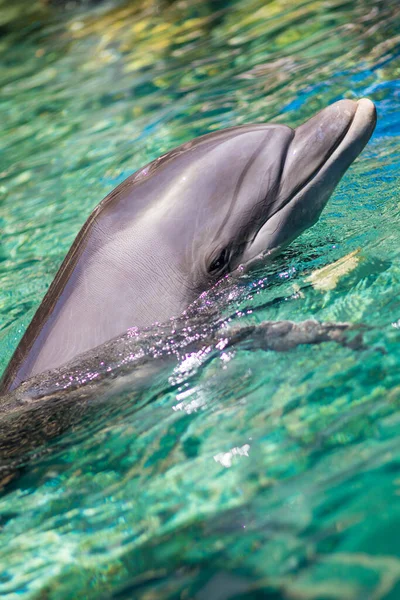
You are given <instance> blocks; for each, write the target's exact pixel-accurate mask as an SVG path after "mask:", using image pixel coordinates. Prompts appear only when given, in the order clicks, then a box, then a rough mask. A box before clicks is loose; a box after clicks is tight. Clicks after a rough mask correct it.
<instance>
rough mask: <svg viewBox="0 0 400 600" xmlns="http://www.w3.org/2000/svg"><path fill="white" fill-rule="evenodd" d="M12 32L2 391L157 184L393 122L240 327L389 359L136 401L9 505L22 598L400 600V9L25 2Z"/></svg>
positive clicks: (265, 360)
mask: <svg viewBox="0 0 400 600" xmlns="http://www.w3.org/2000/svg"><path fill="white" fill-rule="evenodd" d="M0 34H1V37H0V56H1V62H0V123H1V127H0V229H1V238H0V239H1V248H0V368H1V369H3V368H5V366H6V364H7V362H8V360H9V358H10V356H11V354H12V352H13V350H14V349H15V347H16V345H17V343H18V340H19V339H20V337H21V335H22V333H23V332H24V330H25V328H26V327H27V325H28V324H29V321H30V319H31V318H32V316H33V314H34V311H35V310H36V308H37V307H38V305H39V303H40V301H41V299H42V297H43V295H44V293H45V291H46V289H47V287H48V285H49V284H50V282H51V281H52V279H53V277H54V275H55V273H56V271H57V269H58V267H59V265H60V263H61V261H62V259H63V258H64V256H65V254H66V252H67V250H68V248H69V246H70V244H71V243H72V241H73V239H74V237H75V235H76V234H77V232H78V230H79V228H80V227H81V225H82V224H83V223H84V221H85V220H86V218H87V216H88V215H89V213H90V211H91V210H92V209H93V208H94V207H95V206H96V204H97V203H98V202H99V201H100V200H101V199H102V197H104V196H105V195H106V194H107V193H108V192H109V191H110V190H111V189H112V188H113V187H115V186H116V185H117V184H118V183H119V182H121V181H122V180H123V179H124V178H125V177H126V176H128V175H129V174H131V173H132V172H134V171H135V170H136V169H138V168H139V167H141V166H142V165H144V164H146V163H147V162H149V161H150V160H152V159H154V158H156V157H157V156H159V155H160V154H162V153H164V152H166V151H168V150H170V149H172V148H173V147H175V146H177V145H179V144H181V143H183V142H184V141H187V140H189V139H191V138H193V137H195V136H197V135H200V134H203V133H207V132H210V131H213V130H216V129H220V128H223V127H228V126H232V125H241V124H244V123H251V122H266V121H273V122H279V123H287V124H288V125H291V126H296V125H297V124H299V123H300V122H302V121H303V120H305V119H306V118H308V117H309V116H311V115H312V114H313V113H315V112H316V111H317V110H319V109H320V108H323V107H324V106H326V105H327V104H329V103H331V102H333V101H335V100H338V99H340V98H359V97H362V96H368V97H369V98H371V99H372V100H373V101H374V102H375V103H376V106H377V111H378V125H377V128H376V131H375V133H374V135H373V138H372V140H371V142H370V143H369V144H368V146H367V148H366V149H365V151H364V152H363V153H362V155H361V156H360V158H359V159H358V160H357V161H356V162H355V163H354V165H353V166H352V167H351V168H350V170H349V171H348V172H347V174H346V175H345V177H344V178H343V180H342V182H341V183H340V185H339V187H338V188H337V190H336V192H335V194H334V195H333V197H332V198H331V200H330V201H329V203H328V206H327V207H326V209H325V211H324V212H323V215H322V217H321V219H320V220H319V222H318V223H317V225H315V226H314V227H313V228H312V229H311V230H309V231H308V232H306V233H305V234H303V235H302V236H301V237H300V238H298V240H297V241H296V242H295V243H294V244H292V245H291V247H289V248H288V249H287V250H286V251H285V252H284V253H283V254H282V255H281V256H280V257H279V258H277V259H276V260H275V261H274V262H273V263H272V264H269V265H265V267H263V268H262V269H259V270H258V271H257V272H254V273H253V274H252V275H249V276H246V277H244V278H243V280H242V281H239V282H238V283H235V284H232V286H233V289H232V293H231V294H230V295H229V297H228V299H227V297H226V296H224V302H223V303H222V301H221V306H218V305H217V306H216V308H217V309H218V311H220V312H221V313H222V312H223V313H224V314H229V315H231V321H232V324H233V325H237V324H241V323H259V322H261V321H263V320H266V319H268V320H278V319H292V320H295V321H302V320H304V319H308V318H315V319H319V320H322V321H349V322H352V323H356V324H362V325H363V326H364V329H363V331H364V342H365V348H364V349H358V350H354V349H353V350H352V349H350V348H346V347H342V346H340V345H337V344H334V343H325V344H321V345H316V346H299V347H298V348H296V349H293V350H291V351H288V352H282V353H273V352H263V351H261V350H253V351H251V350H249V349H243V348H232V349H231V350H230V351H229V352H224V351H222V350H221V352H220V353H219V354H216V355H215V356H214V357H213V358H212V359H211V360H208V359H206V358H205V357H204V356H202V354H201V353H198V354H197V355H196V356H193V357H187V360H189V362H190V361H191V363H190V365H189V367H188V366H187V364H186V365H183V364H177V365H173V366H171V367H168V368H166V369H164V370H163V371H162V372H161V373H160V375H159V376H158V377H155V378H154V380H153V381H152V383H151V385H149V386H148V387H147V388H145V389H144V390H141V391H140V392H138V391H137V390H135V389H132V390H131V391H129V390H128V392H127V391H126V390H125V392H124V394H125V399H124V402H121V403H120V407H119V404H118V402H116V406H117V408H116V410H115V411H114V413H112V414H111V416H110V415H109V413H108V417H107V418H105V416H104V414H103V413H102V409H101V408H99V416H98V419H96V418H93V417H92V418H91V419H90V420H88V421H87V422H86V423H84V426H82V427H81V428H78V429H77V430H75V431H72V432H68V433H66V434H64V435H63V436H62V437H61V439H58V440H56V441H55V442H52V443H51V444H49V448H47V452H46V453H45V454H44V455H43V454H40V453H38V454H37V455H35V454H33V455H32V456H30V457H29V461H27V464H26V467H25V469H24V470H23V471H22V472H21V474H20V477H19V478H18V479H16V480H13V481H11V482H10V484H9V485H8V486H6V487H5V489H4V490H3V492H2V493H0V597H1V598H5V599H7V600H14V599H15V600H16V599H17V598H18V599H19V600H28V599H29V600H64V599H65V600H71V599H74V600H75V599H76V600H83V599H84V600H91V599H96V600H97V599H103V598H104V599H118V600H125V599H126V600H128V599H135V600H136V599H138V600H153V599H154V600H156V599H157V600H158V599H160V600H163V599H165V600H167V599H168V600H172V599H181V600H194V599H195V600H228V599H235V600H253V599H254V600H258V599H261V598H267V599H269V600H283V599H292V600H378V599H386V600H398V599H399V598H400V211H399V199H400V146H399V142H400V4H399V2H398V0H380V1H379V0H374V1H371V0H351V1H350V0H349V1H345V0H305V1H301V0H298V1H295V0H273V1H262V0H240V1H239V0H238V1H236V2H235V1H222V0H219V1H218V0H214V1H211V0H210V1H206V0H197V1H195V0H177V1H176V2H174V1H161V0H159V1H156V0H153V1H150V0H144V1H141V2H139V1H136V2H135V1H133V2H130V3H126V2H125V3H124V2H120V3H116V2H114V3H112V2H110V3H102V4H95V3H86V4H74V3H67V6H65V3H62V2H54V3H51V2H45V1H42V2H37V1H29V2H28V0H26V1H25V0H14V2H12V3H11V2H7V1H6V0H1V2H0ZM127 396H128V401H126V400H127Z"/></svg>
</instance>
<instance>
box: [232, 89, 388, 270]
mask: <svg viewBox="0 0 400 600" xmlns="http://www.w3.org/2000/svg"><path fill="white" fill-rule="evenodd" d="M376 118H377V117H376V109H375V106H374V104H373V102H371V100H369V99H368V98H361V99H360V100H358V101H353V100H339V101H338V102H336V103H335V104H332V105H330V106H328V107H327V108H326V109H324V110H322V111H320V112H319V113H317V114H316V115H314V116H313V117H312V118H311V119H309V120H308V121H306V122H305V123H303V124H302V125H300V126H299V127H298V128H296V130H295V135H294V137H293V140H292V142H291V144H290V146H289V148H288V152H287V155H286V159H285V164H284V166H283V170H282V175H281V182H280V191H279V194H278V196H277V199H276V202H274V205H275V206H268V207H266V209H267V210H266V220H265V222H264V223H263V224H262V225H261V227H260V228H259V229H258V231H257V232H256V233H255V235H254V237H253V239H252V240H251V241H250V243H249V245H248V247H247V249H246V250H245V252H244V253H243V255H242V257H241V261H240V262H241V264H240V265H238V267H240V270H244V269H247V267H248V266H251V265H252V264H253V263H254V262H255V261H257V262H258V261H259V260H265V258H266V257H270V256H273V255H275V254H277V253H278V252H279V251H281V250H282V249H283V248H284V247H285V246H287V245H288V244H289V243H290V242H291V241H292V240H293V239H294V238H296V237H297V236H298V235H300V233H302V232H303V231H304V230H306V229H308V228H309V227H311V226H312V225H314V224H315V223H316V221H317V220H318V218H319V216H320V214H321V212H322V210H323V208H324V207H325V205H326V203H327V201H328V199H329V197H330V196H331V194H332V192H333V191H334V189H335V187H336V186H337V184H338V183H339V181H340V179H341V178H342V176H343V175H344V173H345V172H346V171H347V169H348V168H349V167H350V165H351V164H352V162H353V161H354V160H355V159H356V158H357V156H358V155H359V154H360V153H361V151H362V150H363V148H364V147H365V145H366V144H367V142H368V140H369V139H370V137H371V135H372V133H373V131H374V128H375V125H376ZM329 138H330V139H329ZM328 141H329V142H330V143H327V142H328Z"/></svg>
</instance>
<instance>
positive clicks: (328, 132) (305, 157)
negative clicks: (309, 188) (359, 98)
mask: <svg viewBox="0 0 400 600" xmlns="http://www.w3.org/2000/svg"><path fill="white" fill-rule="evenodd" d="M357 108H358V103H357V102H355V101H353V100H339V101H338V102H335V104H331V105H330V106H327V107H326V108H324V109H323V110H321V111H320V112H319V113H317V114H316V115H314V116H313V117H311V119H309V120H308V121H306V122H305V123H303V124H302V125H300V126H299V127H297V128H296V129H295V135H294V138H293V140H292V142H291V144H290V147H289V149H288V152H287V155H286V161H285V167H284V171H283V177H282V182H283V185H282V188H281V194H282V196H283V197H288V196H290V194H291V193H293V190H295V189H296V188H298V187H302V186H303V185H304V184H305V182H306V181H307V180H308V179H309V178H310V177H311V176H312V175H313V174H314V173H315V172H316V171H317V170H318V169H319V168H320V166H321V165H323V164H324V163H325V162H326V161H327V159H328V158H329V156H330V155H331V154H332V153H333V152H334V150H335V149H336V148H337V147H338V145H339V144H340V142H341V141H342V140H343V138H344V137H345V135H346V133H347V132H348V131H349V129H350V126H351V124H352V122H353V119H354V117H355V115H356V113H357Z"/></svg>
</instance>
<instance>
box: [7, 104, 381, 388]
mask: <svg viewBox="0 0 400 600" xmlns="http://www.w3.org/2000/svg"><path fill="white" fill-rule="evenodd" d="M375 123H376V112H375V108H374V105H373V104H372V102H370V101H369V100H367V99H362V100H360V101H358V102H354V101H352V100H341V101H339V102H336V103H335V104H332V105H331V106H329V107H327V108H325V109H324V110H322V111H321V112H319V113H317V114H316V115H315V116H314V117H312V118H311V119H309V120H308V121H306V122H305V123H304V124H302V125H301V126H299V127H297V128H296V129H291V128H289V127H286V126H284V125H259V124H257V125H244V126H242V127H234V128H230V129H225V130H222V131H219V132H217V133H212V134H209V135H205V136H202V137H200V138H197V139H195V140H193V141H191V142H188V143H186V144H184V145H182V146H180V147H178V148H176V149H175V150H172V151H171V152H169V153H168V154H166V155H164V156H162V157H161V158H159V159H157V160H155V161H153V162H152V163H150V164H149V165H147V166H146V167H144V168H143V169H141V170H140V171H138V172H137V173H135V174H134V175H132V176H131V177H129V178H128V179H126V180H125V181H124V182H123V183H122V184H121V185H119V186H118V187H117V188H116V189H115V190H114V191H112V192H111V193H110V194H109V195H108V196H107V197H106V198H105V199H104V200H103V201H102V202H101V203H100V204H99V205H98V206H97V208H95V210H94V211H93V212H92V214H91V215H90V217H89V218H88V220H87V222H86V223H85V225H84V226H83V228H82V229H81V231H80V232H79V234H78V236H77V238H76V240H75V241H74V243H73V245H72V247H71V249H70V251H69V252H68V254H67V256H66V258H65V260H64V262H63V263H62V265H61V267H60V270H59V271H58V273H57V275H56V277H55V279H54V281H53V283H52V284H51V286H50V288H49V290H48V292H47V294H46V296H45V298H44V300H43V302H42V304H41V305H40V307H39V309H38V311H37V312H36V314H35V316H34V318H33V319H32V322H31V324H30V325H29V327H28V329H27V331H26V333H25V335H24V336H23V338H22V340H21V342H20V344H19V345H18V347H17V349H16V351H15V353H14V355H13V357H12V359H11V361H10V363H9V365H8V367H7V369H6V371H5V373H4V375H3V379H2V383H1V389H0V393H3V394H4V393H6V392H7V391H10V390H12V389H14V388H16V387H17V386H18V385H19V384H20V383H21V382H23V381H25V380H27V379H28V378H30V377H32V376H34V375H38V374H40V373H43V372H44V371H47V370H49V369H55V368H57V367H60V366H62V365H64V364H66V363H68V362H69V361H71V360H72V359H74V358H75V357H77V356H78V355H80V354H81V353H83V352H86V351H88V350H90V349H92V348H95V347H97V346H99V345H100V344H103V343H104V342H107V341H108V340H110V339H112V338H114V337H115V336H118V335H121V334H123V333H124V332H125V331H126V330H127V329H128V328H130V327H133V326H135V327H137V328H139V329H143V328H145V327H147V326H149V325H151V324H154V323H157V322H158V323H163V322H166V321H168V320H169V319H170V318H172V317H177V316H179V315H180V314H181V313H182V312H183V311H184V310H185V309H186V308H187V307H188V306H189V305H190V304H191V303H192V302H193V301H194V300H195V299H196V298H197V297H198V296H199V295H200V294H201V293H202V292H204V291H205V290H207V289H209V288H210V287H211V286H212V285H213V284H214V283H215V282H216V281H218V280H219V279H221V278H222V277H223V276H224V275H226V274H227V273H234V272H236V271H240V270H242V269H244V268H246V267H248V266H249V265H251V264H252V263H253V262H254V261H255V260H258V259H259V258H260V256H262V257H265V255H273V254H274V253H276V252H278V251H279V250H281V249H282V248H284V247H285V246H287V244H289V243H290V242H291V241H292V240H293V239H295V238H296V237H297V236H299V235H300V234H301V233H302V232H303V231H304V230H305V229H307V228H309V227H311V226H312V225H313V224H314V223H315V222H316V221H317V220H318V217H319V215H320V213H321V211H322V209H323V208H324V206H325V204H326V202H327V201H328V199H329V197H330V195H331V194H332V192H333V190H334V189H335V187H336V185H337V184H338V182H339V181H340V179H341V177H342V176H343V174H344V172H345V171H346V170H347V168H348V167H349V166H350V165H351V163H352V162H353V161H354V159H355V158H356V157H357V156H358V154H359V153H360V152H361V151H362V149H363V148H364V146H365V144H366V143H367V142H368V140H369V138H370V136H371V134H372V132H373V130H374V127H375Z"/></svg>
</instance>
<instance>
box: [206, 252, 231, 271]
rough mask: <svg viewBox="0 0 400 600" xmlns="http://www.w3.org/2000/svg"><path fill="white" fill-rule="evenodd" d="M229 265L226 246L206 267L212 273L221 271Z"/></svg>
mask: <svg viewBox="0 0 400 600" xmlns="http://www.w3.org/2000/svg"><path fill="white" fill-rule="evenodd" d="M228 266H229V250H228V248H224V249H223V250H222V251H221V252H220V253H219V254H218V256H217V257H216V258H214V260H213V261H212V263H211V264H210V266H209V267H208V272H209V273H211V274H212V275H215V274H216V273H221V271H223V270H224V269H226V268H227V267H228Z"/></svg>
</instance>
